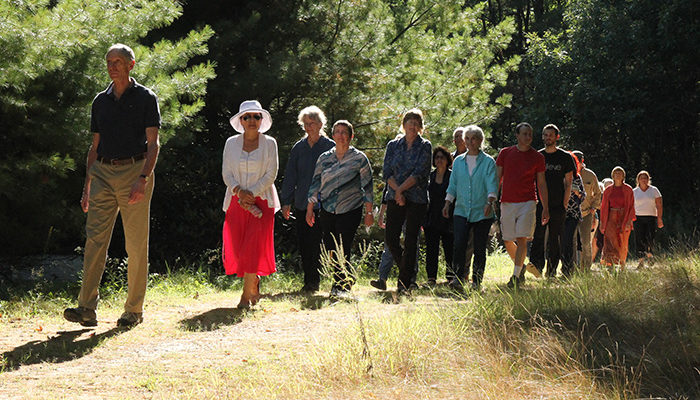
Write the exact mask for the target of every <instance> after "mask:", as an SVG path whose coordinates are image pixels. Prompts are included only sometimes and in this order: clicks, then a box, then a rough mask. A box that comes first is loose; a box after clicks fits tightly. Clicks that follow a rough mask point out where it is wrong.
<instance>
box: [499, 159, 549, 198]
mask: <svg viewBox="0 0 700 400" xmlns="http://www.w3.org/2000/svg"><path fill="white" fill-rule="evenodd" d="M496 165H498V166H500V167H503V189H502V190H501V202H503V203H522V202H525V201H530V200H537V194H536V192H535V182H536V180H537V173H538V172H544V171H545V163H544V156H543V155H542V154H540V153H539V152H538V151H537V150H535V149H533V148H532V147H530V149H529V150H528V151H520V150H518V146H510V147H506V148H504V149H502V150H501V152H500V153H498V158H496Z"/></svg>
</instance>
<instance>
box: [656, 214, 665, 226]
mask: <svg viewBox="0 0 700 400" xmlns="http://www.w3.org/2000/svg"><path fill="white" fill-rule="evenodd" d="M656 226H657V227H659V228H663V227H664V220H663V219H661V217H656Z"/></svg>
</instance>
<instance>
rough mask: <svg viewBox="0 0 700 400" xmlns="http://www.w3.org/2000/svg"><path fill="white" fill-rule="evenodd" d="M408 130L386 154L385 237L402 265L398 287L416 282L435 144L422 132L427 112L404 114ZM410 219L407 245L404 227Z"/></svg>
mask: <svg viewBox="0 0 700 400" xmlns="http://www.w3.org/2000/svg"><path fill="white" fill-rule="evenodd" d="M401 130H402V131H403V132H404V133H405V134H404V135H403V136H399V137H397V138H396V139H394V140H392V141H390V142H389V144H388V145H387V147H386V154H385V155H384V168H383V170H382V171H383V175H384V180H385V181H386V184H387V186H388V189H387V193H386V200H387V207H386V231H385V241H386V244H387V245H388V246H389V250H391V256H392V257H393V258H394V262H396V264H397V265H398V267H399V279H398V284H397V286H398V291H399V292H404V291H406V290H408V289H410V288H411V287H412V286H415V281H416V248H417V247H418V230H419V229H420V226H421V223H422V222H423V220H424V219H425V213H426V212H427V210H428V176H429V175H430V155H431V153H432V146H431V144H430V142H429V141H428V140H427V139H424V138H423V137H422V136H421V133H422V132H423V112H422V111H421V110H419V109H417V108H414V109H412V110H409V111H408V112H406V114H404V116H403V120H402V121H401ZM404 222H405V223H406V231H405V236H404V246H401V229H402V226H403V224H404Z"/></svg>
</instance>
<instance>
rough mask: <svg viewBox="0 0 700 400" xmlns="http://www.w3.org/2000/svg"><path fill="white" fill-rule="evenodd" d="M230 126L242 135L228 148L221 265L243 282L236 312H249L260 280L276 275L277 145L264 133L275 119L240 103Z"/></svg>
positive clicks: (254, 105) (252, 103) (249, 103)
mask: <svg viewBox="0 0 700 400" xmlns="http://www.w3.org/2000/svg"><path fill="white" fill-rule="evenodd" d="M229 122H230V123H231V125H232V126H233V129H235V130H236V131H237V132H240V133H241V135H235V136H232V137H230V138H229V139H228V140H227V141H226V146H225V147H224V155H223V162H222V168H221V174H222V176H223V178H224V182H225V183H226V195H225V196H224V206H223V209H224V211H225V212H226V219H225V220H224V230H223V261H224V269H225V270H226V274H227V275H236V276H238V277H243V294H242V295H241V301H240V303H239V304H238V307H239V308H248V307H250V306H251V305H255V304H256V303H257V302H258V300H259V299H260V290H259V287H260V278H259V277H260V276H267V275H270V274H271V273H273V272H275V271H276V268H275V248H274V237H273V229H274V223H275V218H274V215H275V212H277V211H278V210H279V209H280V201H279V198H278V197H277V189H275V185H274V182H275V178H276V177H277V168H278V158H277V142H276V141H275V139H274V138H272V137H270V136H268V135H264V134H263V133H264V132H267V130H268V129H270V127H271V126H272V117H271V116H270V113H269V112H267V111H266V110H264V109H263V108H262V106H261V105H260V103H259V102H257V101H255V100H248V101H244V102H243V103H241V106H240V108H239V112H238V114H236V115H234V116H233V117H231V119H230V121H229Z"/></svg>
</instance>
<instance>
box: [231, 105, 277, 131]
mask: <svg viewBox="0 0 700 400" xmlns="http://www.w3.org/2000/svg"><path fill="white" fill-rule="evenodd" d="M245 113H260V114H262V116H263V118H262V122H261V123H260V133H265V132H267V131H268V130H269V129H270V127H272V116H270V113H269V112H268V111H267V110H265V109H263V108H262V106H261V105H260V102H259V101H257V100H246V101H244V102H243V103H241V106H240V107H238V114H236V115H234V116H233V117H231V119H229V122H230V123H231V126H232V127H233V129H235V130H236V132H239V133H243V131H244V129H243V125H242V124H241V118H240V117H241V115H243V114H245Z"/></svg>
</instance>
